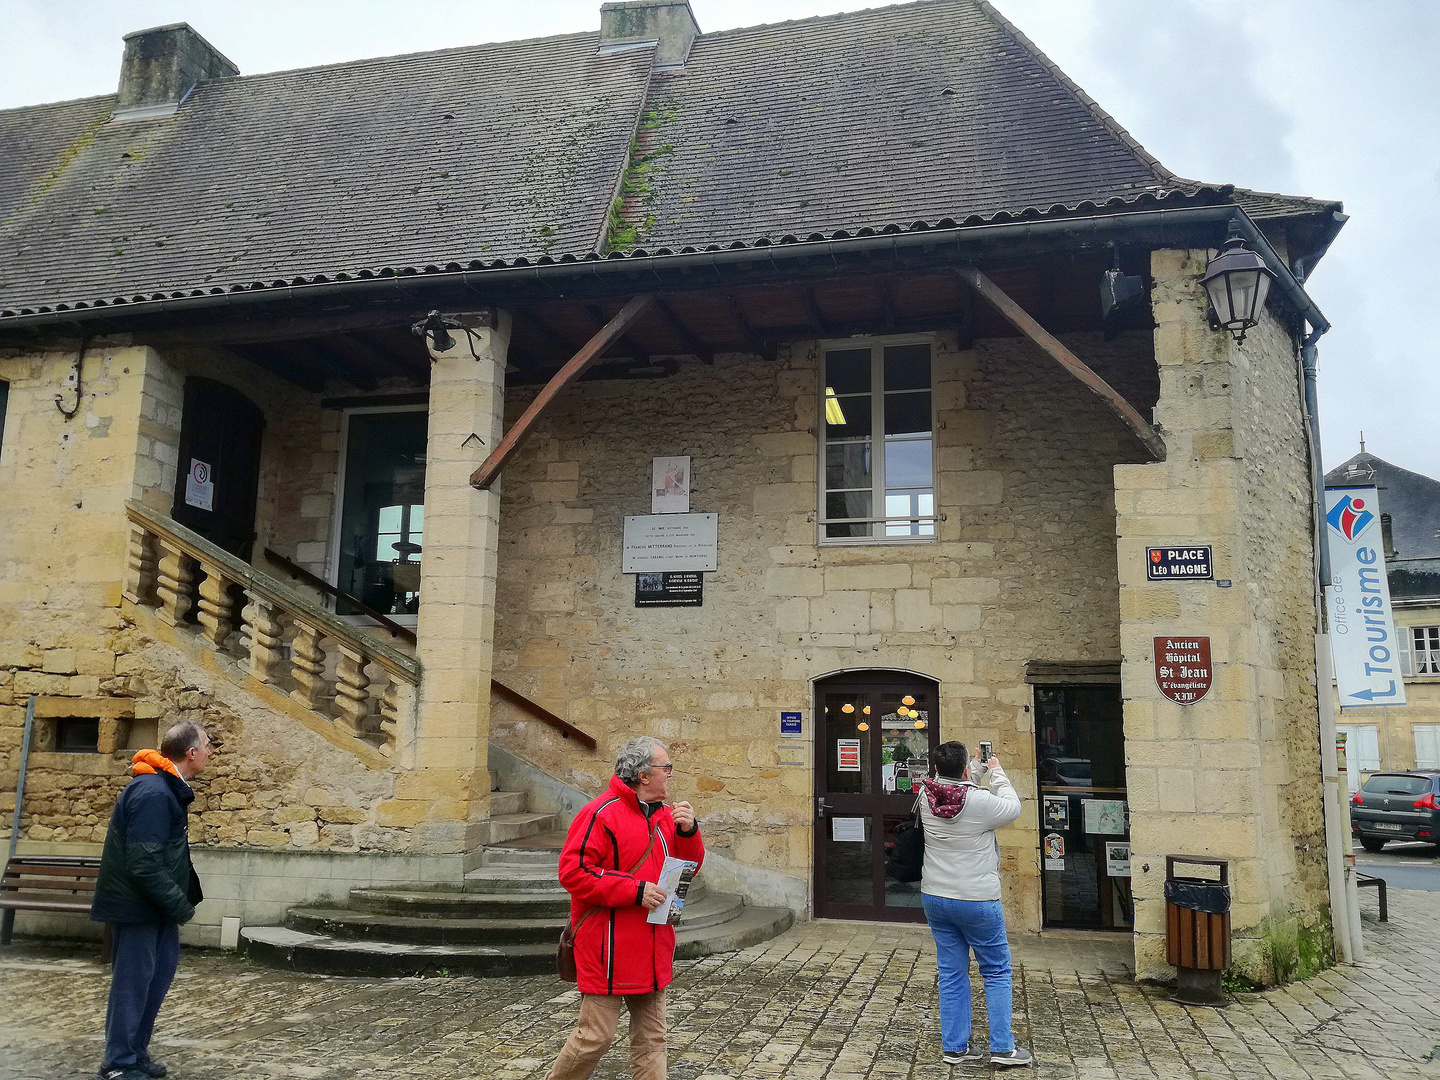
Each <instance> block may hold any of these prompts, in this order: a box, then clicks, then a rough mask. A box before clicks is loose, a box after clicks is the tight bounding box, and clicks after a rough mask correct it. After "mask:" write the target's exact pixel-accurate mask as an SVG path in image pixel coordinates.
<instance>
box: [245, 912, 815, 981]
mask: <svg viewBox="0 0 1440 1080" xmlns="http://www.w3.org/2000/svg"><path fill="white" fill-rule="evenodd" d="M712 899H714V898H712ZM698 906H699V905H696V907H697V909H698ZM695 914H697V915H698V914H699V912H698V910H697V911H696V912H695ZM794 917H795V916H794V913H793V912H791V911H790V910H788V909H786V908H748V907H747V908H741V909H739V912H738V914H737V915H736V917H735V918H731V919H727V920H725V921H724V922H720V923H718V924H714V925H709V926H697V927H687V926H686V925H684V923H682V924H681V926H680V927H679V929H678V932H677V934H676V949H675V958H676V959H677V960H694V959H697V958H698V957H702V956H710V955H711V954H713V953H717V952H730V951H733V950H735V949H743V948H747V947H749V946H751V945H756V944H758V943H760V942H762V941H766V940H768V939H770V938H772V937H774V936H775V935H777V934H780V933H783V932H784V931H785V930H787V929H788V928H789V927H790V925H791V923H792V922H793V921H794ZM240 948H241V951H242V952H243V953H244V954H245V955H247V956H250V957H252V958H254V959H255V960H258V961H260V962H262V963H265V964H268V965H269V966H271V967H278V968H286V969H289V970H292V971H307V972H313V973H315V974H320V975H369V976H378V977H386V976H406V975H434V974H440V973H445V974H449V975H482V976H505V975H553V974H554V972H555V945H554V943H553V942H550V941H545V942H536V943H534V944H516V945H473V944H472V945H462V944H452V945H435V944H415V943H403V942H391V941H372V940H362V939H355V938H341V937H332V936H329V935H324V934H316V933H311V932H307V931H304V930H297V929H292V928H290V927H284V926H248V927H245V928H244V929H243V930H241V931H240Z"/></svg>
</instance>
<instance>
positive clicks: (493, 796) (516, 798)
mask: <svg viewBox="0 0 1440 1080" xmlns="http://www.w3.org/2000/svg"><path fill="white" fill-rule="evenodd" d="M527 798H528V797H527V795H526V793H525V792H523V791H492V792H490V816H491V817H492V818H493V817H495V816H497V815H499V814H519V813H523V812H524V811H525V809H526V805H525V804H526V802H527Z"/></svg>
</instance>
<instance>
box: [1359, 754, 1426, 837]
mask: <svg viewBox="0 0 1440 1080" xmlns="http://www.w3.org/2000/svg"><path fill="white" fill-rule="evenodd" d="M1350 824H1351V832H1352V833H1353V834H1354V836H1355V839H1357V840H1359V841H1360V846H1361V847H1363V848H1364V849H1365V850H1366V851H1372V852H1373V851H1379V850H1380V849H1381V848H1383V847H1384V846H1385V842H1386V841H1387V840H1423V841H1428V842H1429V843H1432V844H1440V772H1431V771H1424V772H1421V771H1418V770H1417V771H1415V772H1377V773H1373V774H1372V775H1371V776H1370V777H1369V778H1368V779H1367V780H1366V781H1365V783H1364V784H1362V785H1361V787H1360V790H1359V791H1357V792H1356V793H1355V794H1354V796H1353V797H1352V798H1351V799H1350Z"/></svg>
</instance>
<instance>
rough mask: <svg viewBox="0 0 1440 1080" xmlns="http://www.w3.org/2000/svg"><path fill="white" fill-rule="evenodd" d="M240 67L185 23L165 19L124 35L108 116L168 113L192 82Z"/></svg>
mask: <svg viewBox="0 0 1440 1080" xmlns="http://www.w3.org/2000/svg"><path fill="white" fill-rule="evenodd" d="M239 74H240V69H239V68H237V67H236V66H235V65H234V64H232V63H231V62H230V61H229V60H227V59H225V57H224V56H222V55H221V54H220V53H219V52H218V51H217V50H216V49H215V46H213V45H211V44H210V43H209V42H208V41H206V40H205V39H204V38H203V37H201V36H200V35H199V34H197V33H196V32H195V31H194V30H192V29H191V28H190V24H189V23H171V24H170V25H168V26H156V27H154V28H152V29H150V30H137V31H135V33H133V34H126V35H125V59H123V60H122V61H121V62H120V100H119V101H117V102H116V103H115V113H114V115H113V116H111V118H110V119H111V122H112V123H113V122H116V121H122V120H145V119H148V118H150V117H152V116H169V115H171V114H172V113H174V112H175V110H176V109H178V108H180V103H181V102H183V101H184V100H185V98H186V97H187V96H188V95H189V93H190V91H191V90H193V89H195V86H196V84H197V83H201V82H204V81H205V80H206V79H217V78H221V77H223V76H226V75H239Z"/></svg>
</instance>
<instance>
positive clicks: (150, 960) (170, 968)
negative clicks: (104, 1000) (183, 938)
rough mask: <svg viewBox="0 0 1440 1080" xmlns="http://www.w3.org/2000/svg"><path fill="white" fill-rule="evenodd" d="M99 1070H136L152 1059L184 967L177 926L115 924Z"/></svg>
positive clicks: (174, 924)
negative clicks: (166, 1004) (169, 996)
mask: <svg viewBox="0 0 1440 1080" xmlns="http://www.w3.org/2000/svg"><path fill="white" fill-rule="evenodd" d="M112 940H113V948H114V954H113V960H112V963H113V964H114V968H113V971H112V974H111V976H110V1003H109V1005H108V1007H107V1008H106V1010H105V1060H104V1063H103V1064H102V1065H101V1066H100V1071H101V1072H105V1071H106V1070H108V1069H134V1068H136V1067H137V1066H139V1065H142V1064H143V1063H145V1062H147V1061H149V1060H150V1033H151V1032H152V1031H154V1030H155V1017H156V1015H158V1014H159V1012H160V1003H161V1002H163V1001H164V1000H165V994H166V991H168V990H169V989H170V981H171V980H172V979H174V978H175V969H176V968H177V967H178V966H179V965H180V926H179V924H178V923H116V924H115V926H114V933H113V936H112Z"/></svg>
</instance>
